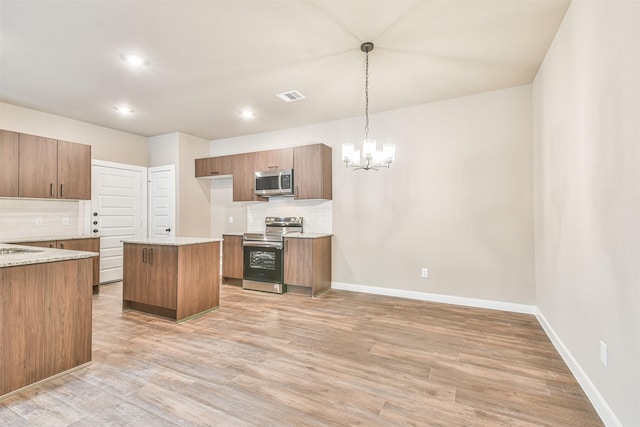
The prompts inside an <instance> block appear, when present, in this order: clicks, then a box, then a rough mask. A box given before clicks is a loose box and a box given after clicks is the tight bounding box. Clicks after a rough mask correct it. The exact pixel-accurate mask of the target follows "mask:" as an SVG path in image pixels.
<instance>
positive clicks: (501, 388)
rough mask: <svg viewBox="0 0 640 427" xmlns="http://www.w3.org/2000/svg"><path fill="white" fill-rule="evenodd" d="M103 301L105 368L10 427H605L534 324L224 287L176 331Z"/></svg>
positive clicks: (26, 401) (365, 298)
mask: <svg viewBox="0 0 640 427" xmlns="http://www.w3.org/2000/svg"><path fill="white" fill-rule="evenodd" d="M121 295H122V285H121V284H115V285H107V286H103V287H102V290H101V294H100V295H98V296H94V301H93V302H94V324H93V330H94V335H93V343H94V344H93V363H92V364H91V365H90V366H88V367H86V368H83V369H81V370H79V371H76V372H74V373H72V374H69V375H66V376H64V377H61V378H58V379H55V380H52V381H49V382H46V383H43V384H41V385H38V386H36V387H34V388H32V389H30V390H28V391H25V392H22V393H20V394H17V395H14V396H10V397H9V398H6V399H4V400H0V425H3V426H4V425H11V426H22V425H24V426H27V425H29V426H31V425H47V426H49V425H60V426H103V425H131V426H163V425H169V426H173V425H223V426H243V425H259V426H299V425H305V426H326V425H364V426H395V425H416V426H436V425H443V426H456V425H485V426H494V425H509V426H522V425H529V426H533V425H535V426H540V425H547V426H594V425H602V423H601V421H600V419H599V418H598V416H597V414H596V413H595V411H594V409H593V407H592V406H591V404H590V403H589V401H588V400H587V399H586V397H585V395H584V393H583V392H582V390H581V388H580V386H579V385H578V384H577V382H576V380H575V379H574V378H573V377H572V375H571V373H570V372H569V370H568V368H567V367H566V365H565V364H564V363H563V361H562V360H561V358H560V356H559V355H558V353H557V352H556V351H555V350H554V348H553V346H552V344H551V343H550V342H549V340H548V339H547V337H546V335H545V334H544V332H543V330H542V329H541V328H540V326H539V325H538V323H537V321H536V319H535V317H533V316H530V315H522V314H512V313H505V312H498V311H491V310H483V309H474V308H464V307H457V306H451V305H444V304H433V303H427V302H419V301H411V300H405V299H398V298H390V297H382V296H374V295H367V294H358V293H352V292H347V291H336V290H332V291H329V292H328V293H326V294H324V295H322V296H321V297H319V298H315V299H311V298H309V297H305V296H302V295H292V294H285V295H274V294H266V293H261V292H253V291H243V290H242V289H240V288H238V287H235V286H229V285H224V286H223V288H222V294H221V295H222V296H221V301H222V306H221V308H220V309H219V310H217V311H214V312H212V313H209V314H207V315H206V316H204V317H201V318H199V319H196V320H193V321H190V322H187V323H184V324H181V325H176V324H175V323H171V322H169V321H166V320H163V319H160V318H157V317H153V316H150V315H146V314H141V313H137V312H125V313H122V312H121V298H122V296H121Z"/></svg>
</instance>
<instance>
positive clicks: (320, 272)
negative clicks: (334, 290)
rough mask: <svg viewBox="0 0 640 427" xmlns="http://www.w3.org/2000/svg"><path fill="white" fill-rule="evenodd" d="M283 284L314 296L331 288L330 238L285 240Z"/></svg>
mask: <svg viewBox="0 0 640 427" xmlns="http://www.w3.org/2000/svg"><path fill="white" fill-rule="evenodd" d="M284 283H285V284H286V285H293V286H300V287H304V288H309V291H310V294H311V295H313V296H315V295H318V294H320V293H322V292H324V291H326V290H328V289H329V288H331V236H327V237H320V238H309V239H301V238H285V240H284Z"/></svg>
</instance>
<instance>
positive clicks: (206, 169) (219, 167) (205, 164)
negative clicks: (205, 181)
mask: <svg viewBox="0 0 640 427" xmlns="http://www.w3.org/2000/svg"><path fill="white" fill-rule="evenodd" d="M234 157H235V156H219V157H207V158H204V159H196V178H199V177H203V176H218V175H231V174H233V163H234V162H233V158H234Z"/></svg>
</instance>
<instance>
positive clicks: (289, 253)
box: [284, 239, 313, 287]
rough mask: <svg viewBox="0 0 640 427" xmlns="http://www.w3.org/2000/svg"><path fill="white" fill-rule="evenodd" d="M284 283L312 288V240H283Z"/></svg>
mask: <svg viewBox="0 0 640 427" xmlns="http://www.w3.org/2000/svg"><path fill="white" fill-rule="evenodd" d="M284 283H286V284H287V285H296V286H307V287H312V286H313V239H285V246H284Z"/></svg>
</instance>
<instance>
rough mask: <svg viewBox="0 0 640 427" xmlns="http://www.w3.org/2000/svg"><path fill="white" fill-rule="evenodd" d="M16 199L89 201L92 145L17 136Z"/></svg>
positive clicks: (30, 136)
mask: <svg viewBox="0 0 640 427" xmlns="http://www.w3.org/2000/svg"><path fill="white" fill-rule="evenodd" d="M19 141H20V143H19V147H20V148H19V150H20V154H19V161H18V196H19V197H33V198H47V199H52V198H53V199H56V198H57V199H78V200H89V199H91V146H90V145H84V144H76V143H73V142H67V141H58V140H55V139H51V138H44V137H40V136H34V135H26V134H20V137H19Z"/></svg>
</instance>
